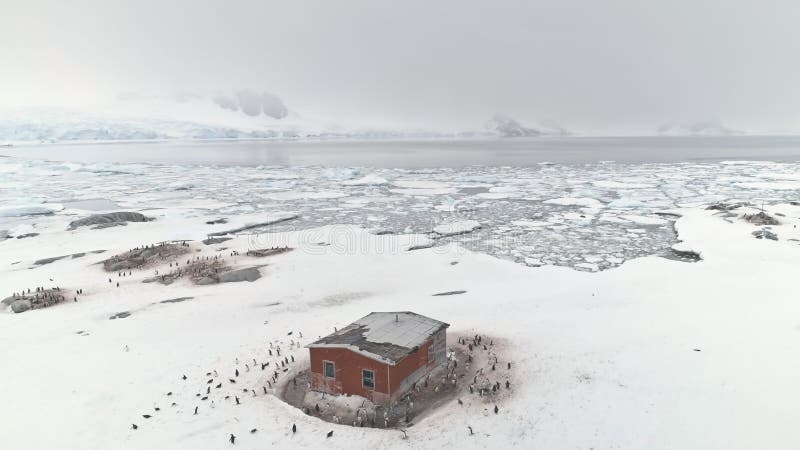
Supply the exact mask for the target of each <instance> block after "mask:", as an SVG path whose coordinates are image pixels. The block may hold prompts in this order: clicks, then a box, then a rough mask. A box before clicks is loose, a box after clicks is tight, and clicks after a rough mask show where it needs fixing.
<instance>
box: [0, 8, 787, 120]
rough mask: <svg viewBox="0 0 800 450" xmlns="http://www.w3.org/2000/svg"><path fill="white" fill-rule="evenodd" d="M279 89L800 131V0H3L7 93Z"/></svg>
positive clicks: (478, 110) (419, 106) (293, 102)
mask: <svg viewBox="0 0 800 450" xmlns="http://www.w3.org/2000/svg"><path fill="white" fill-rule="evenodd" d="M238 88H252V89H256V90H267V91H270V92H273V93H275V94H277V95H279V96H280V97H282V98H283V99H284V101H285V102H286V103H287V105H288V106H289V107H290V109H294V110H297V111H301V112H303V111H305V112H312V113H314V114H320V115H324V116H326V117H330V118H333V119H335V118H336V117H337V115H341V116H342V117H345V116H346V117H355V118H365V119H366V118H373V119H380V120H385V121H388V122H391V123H396V124H398V125H400V126H427V127H428V128H432V127H440V126H453V127H462V128H467V127H470V126H472V125H474V124H476V123H482V122H484V121H486V120H487V119H488V118H489V117H490V116H491V115H492V114H494V113H495V112H504V113H507V114H510V115H512V116H516V117H519V118H520V119H524V120H534V119H554V120H556V121H559V122H561V123H562V124H564V125H565V126H567V127H569V128H575V129H590V130H625V129H631V128H640V127H644V128H650V129H652V128H655V127H657V126H658V125H659V124H661V123H663V122H665V121H668V120H678V121H694V120H704V119H719V120H722V121H723V122H725V123H727V124H730V125H732V126H736V127H743V128H752V129H792V128H793V129H795V130H799V129H800V1H798V0H785V1H769V0H765V1H755V0H713V1H712V0H670V1H647V0H617V1H601V0H585V1H575V0H540V1H536V0H531V1H498V0H492V1H472V0H460V1H451V2H435V1H432V0H426V1H416V0H403V1H377V0H372V1H349V0H335V1H331V0H327V1H280V2H279V1H266V0H252V1H245V0H241V1H218V2H211V1H206V2H203V1H199V0H191V1H168V0H158V1H150V0H135V1H134V0H72V1H65V0H44V1H37V0H20V1H13V0H0V102H2V103H3V104H7V105H33V104H50V103H54V104H55V103H61V104H63V103H71V104H86V103H91V102H93V101H96V100H98V99H103V98H113V97H114V96H115V95H117V94H119V93H124V92H139V93H146V94H155V93H158V94H164V93H167V94H168V93H174V92H181V91H196V92H207V93H210V92H213V91H214V90H218V89H221V90H226V91H230V90H233V89H238Z"/></svg>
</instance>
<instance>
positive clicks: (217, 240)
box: [201, 237, 233, 245]
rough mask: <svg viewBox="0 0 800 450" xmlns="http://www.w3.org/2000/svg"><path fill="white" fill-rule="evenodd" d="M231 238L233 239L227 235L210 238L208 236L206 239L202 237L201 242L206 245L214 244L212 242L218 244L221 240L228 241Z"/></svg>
mask: <svg viewBox="0 0 800 450" xmlns="http://www.w3.org/2000/svg"><path fill="white" fill-rule="evenodd" d="M231 239H233V238H229V237H212V238H208V239H203V240H202V241H201V242H203V244H206V245H214V244H219V243H222V242H225V241H230V240H231Z"/></svg>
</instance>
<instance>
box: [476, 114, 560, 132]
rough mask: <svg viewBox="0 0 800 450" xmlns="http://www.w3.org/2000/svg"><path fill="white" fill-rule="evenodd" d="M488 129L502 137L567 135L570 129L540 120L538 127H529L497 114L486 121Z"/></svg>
mask: <svg viewBox="0 0 800 450" xmlns="http://www.w3.org/2000/svg"><path fill="white" fill-rule="evenodd" d="M486 129H487V130H488V131H489V132H490V133H491V134H495V135H497V136H500V137H536V136H543V135H548V136H567V135H569V134H571V133H570V132H569V131H567V130H566V129H564V128H563V127H561V126H560V125H558V124H557V123H555V122H553V121H546V122H540V123H539V124H538V126H537V127H536V128H532V127H528V126H525V125H523V124H521V123H520V122H518V121H517V120H515V119H513V118H511V117H509V116H507V115H505V114H495V116H494V117H492V119H491V120H489V122H487V123H486Z"/></svg>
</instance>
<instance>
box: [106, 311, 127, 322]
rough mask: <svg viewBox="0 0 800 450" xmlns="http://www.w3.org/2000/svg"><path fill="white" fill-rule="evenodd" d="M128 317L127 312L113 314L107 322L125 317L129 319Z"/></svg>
mask: <svg viewBox="0 0 800 450" xmlns="http://www.w3.org/2000/svg"><path fill="white" fill-rule="evenodd" d="M130 315H131V313H130V312H128V311H122V312H118V313H116V314H114V315H113V316H111V317H109V318H108V319H109V320H114V319H124V318H126V317H130Z"/></svg>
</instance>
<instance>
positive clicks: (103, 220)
mask: <svg viewBox="0 0 800 450" xmlns="http://www.w3.org/2000/svg"><path fill="white" fill-rule="evenodd" d="M149 220H152V219H150V218H148V217H146V216H145V215H144V214H140V213H137V212H130V211H120V212H113V213H107V214H93V215H91V216H89V217H84V218H83V219H78V220H74V221H72V222H70V223H69V229H70V230H74V229H76V228H79V227H86V226H93V225H94V226H96V227H97V228H100V227H108V226H115V225H111V224H117V225H119V224H123V223H128V222H147V221H149Z"/></svg>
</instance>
